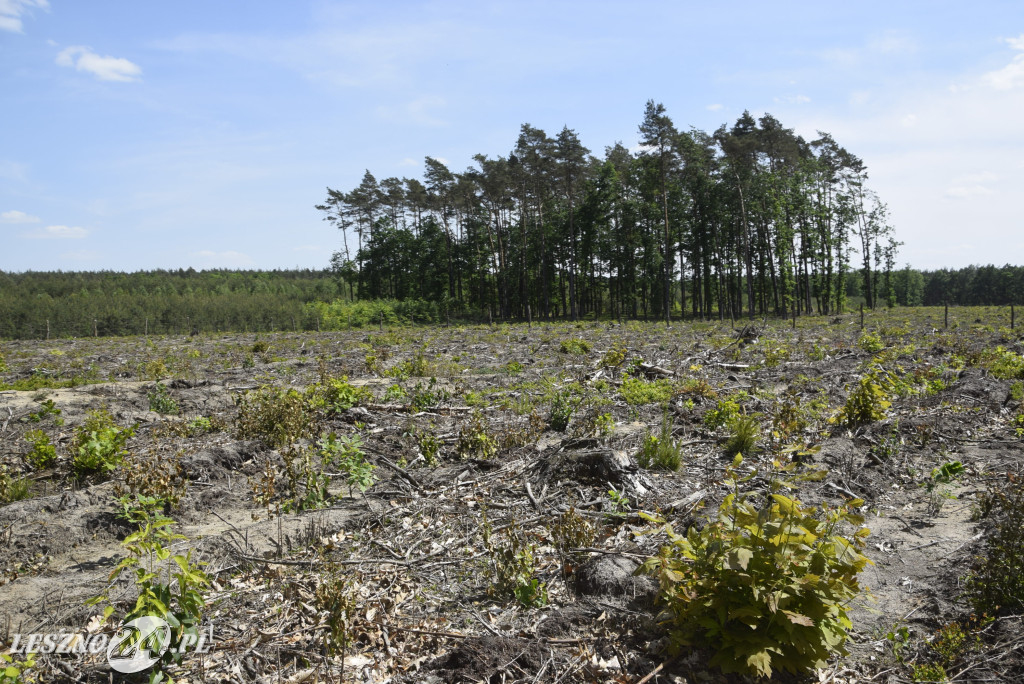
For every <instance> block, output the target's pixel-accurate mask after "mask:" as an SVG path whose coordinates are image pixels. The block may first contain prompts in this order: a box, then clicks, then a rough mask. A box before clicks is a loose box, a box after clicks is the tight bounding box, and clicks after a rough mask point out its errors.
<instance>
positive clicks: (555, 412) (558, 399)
mask: <svg viewBox="0 0 1024 684" xmlns="http://www.w3.org/2000/svg"><path fill="white" fill-rule="evenodd" d="M581 401H582V399H580V398H579V397H574V396H573V394H572V392H570V391H569V390H564V391H562V392H558V393H556V394H555V395H554V396H553V397H552V398H551V412H550V413H549V414H548V425H550V426H551V429H552V430H555V431H556V432H565V429H566V428H567V427H569V422H570V421H571V420H572V415H573V414H574V413H575V412H576V409H577V408H579V405H580V403H581Z"/></svg>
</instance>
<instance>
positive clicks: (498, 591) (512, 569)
mask: <svg viewBox="0 0 1024 684" xmlns="http://www.w3.org/2000/svg"><path fill="white" fill-rule="evenodd" d="M482 531H483V537H484V548H485V549H486V550H487V556H488V561H489V562H488V567H487V569H488V574H489V575H490V577H491V581H492V583H491V586H490V589H489V590H488V591H489V593H491V594H492V595H494V596H499V597H503V598H515V599H516V600H517V601H519V603H520V604H522V605H523V606H524V607H527V608H537V607H540V606H543V605H546V604H547V602H548V590H547V587H546V586H545V585H544V583H543V582H541V581H540V580H539V579H537V577H536V576H535V575H536V572H537V561H536V559H535V558H534V555H533V553H534V551H535V550H536V547H535V546H534V545H533V544H530V543H529V542H528V541H527V540H526V534H525V533H524V532H523V531H522V530H521V529H519V527H517V526H516V525H514V524H513V525H512V526H510V527H508V528H507V529H506V530H505V532H504V535H503V537H504V539H501V540H498V539H495V538H494V534H493V532H492V531H491V525H490V522H489V521H488V520H487V518H486V517H485V518H484V522H483V526H482Z"/></svg>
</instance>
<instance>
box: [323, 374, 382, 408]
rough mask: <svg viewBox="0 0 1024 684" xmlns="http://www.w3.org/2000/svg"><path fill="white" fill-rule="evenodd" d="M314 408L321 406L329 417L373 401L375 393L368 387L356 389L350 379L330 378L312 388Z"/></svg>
mask: <svg viewBox="0 0 1024 684" xmlns="http://www.w3.org/2000/svg"><path fill="white" fill-rule="evenodd" d="M311 391H312V394H313V397H314V399H313V401H312V404H313V405H314V406H321V407H322V408H324V409H325V410H326V411H327V414H328V415H332V414H336V413H341V412H342V411H347V410H349V409H350V408H352V407H353V406H359V405H360V404H368V403H370V402H371V401H373V392H371V391H370V390H369V389H367V388H366V387H356V386H354V385H352V384H350V383H349V381H348V378H345V377H343V378H329V379H328V380H327V381H326V382H325V383H323V384H320V385H314V386H313V387H312V390H311Z"/></svg>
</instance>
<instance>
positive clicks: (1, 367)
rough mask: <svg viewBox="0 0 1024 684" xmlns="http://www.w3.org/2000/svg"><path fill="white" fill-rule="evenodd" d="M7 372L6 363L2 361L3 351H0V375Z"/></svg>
mask: <svg viewBox="0 0 1024 684" xmlns="http://www.w3.org/2000/svg"><path fill="white" fill-rule="evenodd" d="M6 372H7V361H6V360H5V359H4V350H3V349H0V373H6Z"/></svg>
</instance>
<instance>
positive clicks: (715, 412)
mask: <svg viewBox="0 0 1024 684" xmlns="http://www.w3.org/2000/svg"><path fill="white" fill-rule="evenodd" d="M739 415H740V405H739V404H738V403H737V402H736V400H734V399H719V400H718V403H717V404H716V405H715V408H713V409H711V410H710V411H708V412H707V413H705V414H704V425H705V426H707V427H708V428H709V429H711V430H717V429H718V428H721V427H725V426H726V425H728V424H729V423H731V422H732V421H733V420H735V419H736V418H738V417H739Z"/></svg>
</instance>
